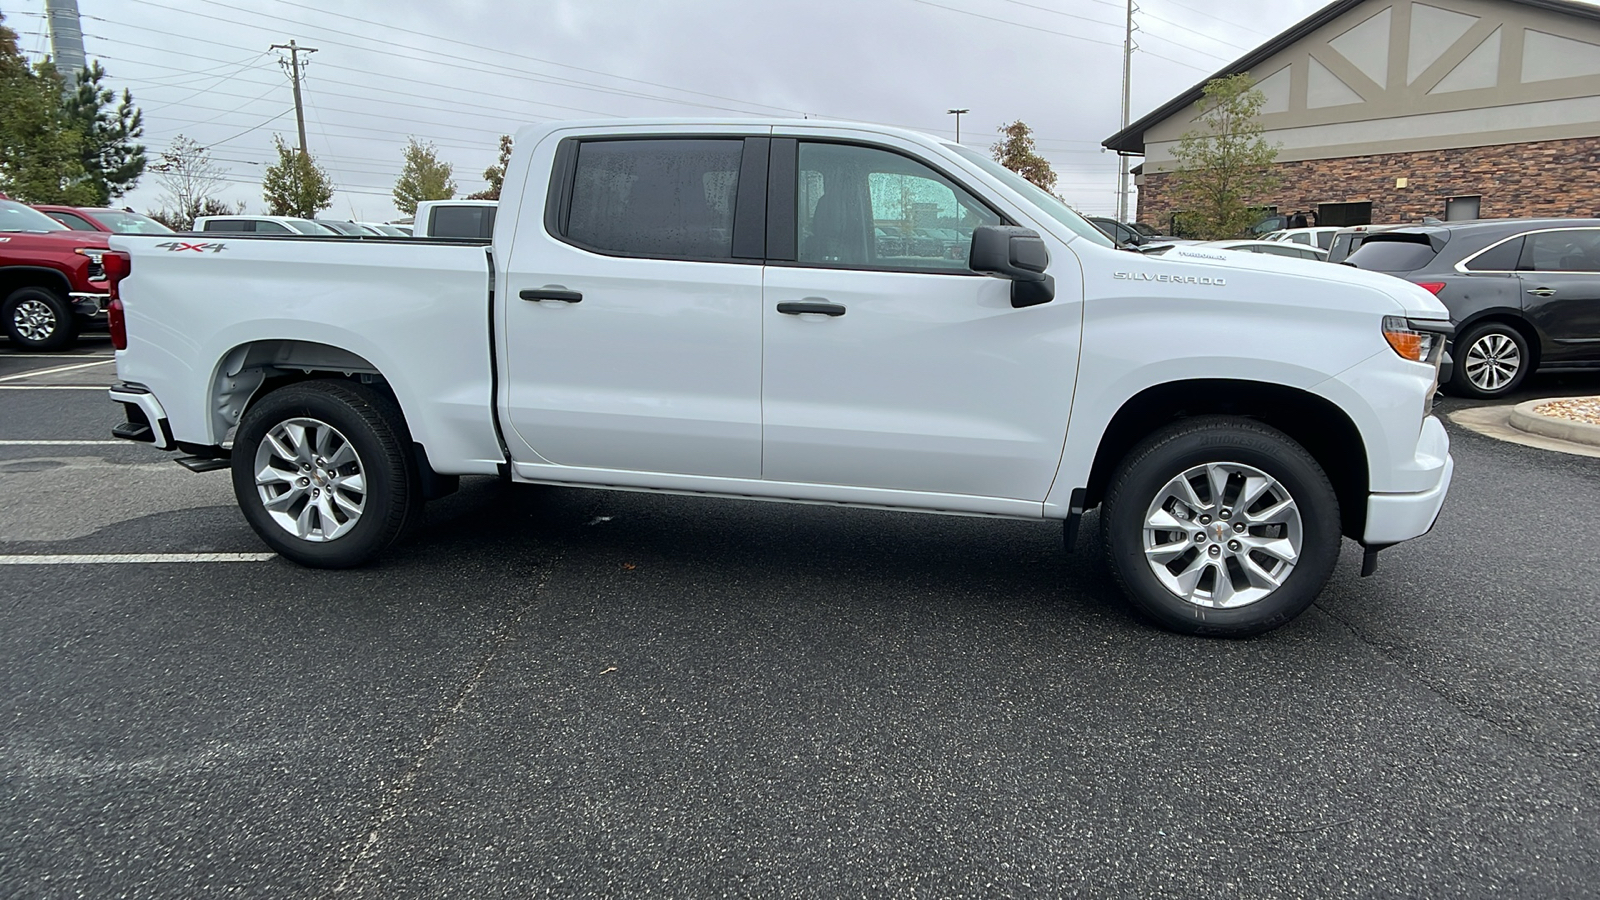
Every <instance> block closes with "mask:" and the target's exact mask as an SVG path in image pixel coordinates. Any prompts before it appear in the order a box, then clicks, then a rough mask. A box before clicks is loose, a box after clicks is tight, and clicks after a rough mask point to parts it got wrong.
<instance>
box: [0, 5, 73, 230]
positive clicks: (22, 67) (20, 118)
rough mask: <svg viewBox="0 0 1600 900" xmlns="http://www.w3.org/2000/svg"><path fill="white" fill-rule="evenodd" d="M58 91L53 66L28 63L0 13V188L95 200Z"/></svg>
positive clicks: (37, 198)
mask: <svg viewBox="0 0 1600 900" xmlns="http://www.w3.org/2000/svg"><path fill="white" fill-rule="evenodd" d="M61 94H62V84H61V77H60V76H59V75H58V74H57V73H56V69H55V66H54V65H52V64H51V63H50V62H48V61H46V62H42V63H39V64H38V65H34V66H30V65H29V64H28V60H27V57H25V56H23V55H22V50H21V49H20V48H19V47H18V46H17V35H16V32H14V31H12V30H11V29H9V28H7V27H5V25H4V20H3V19H0V193H5V194H8V195H10V196H11V197H12V198H13V199H16V200H21V201H23V202H26V203H66V204H70V205H73V206H88V205H91V204H92V203H94V202H95V199H96V196H95V192H94V190H93V189H92V188H91V187H90V186H89V184H88V179H87V176H86V173H85V172H84V168H83V161H82V159H81V149H82V145H83V137H82V135H80V134H79V133H78V131H77V130H76V129H74V128H73V127H71V125H70V124H69V123H68V122H67V120H66V116H64V115H63V114H62V105H61Z"/></svg>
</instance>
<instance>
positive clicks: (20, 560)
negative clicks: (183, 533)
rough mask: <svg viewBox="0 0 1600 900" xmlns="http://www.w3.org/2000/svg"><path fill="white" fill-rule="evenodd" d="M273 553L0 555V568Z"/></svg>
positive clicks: (260, 558)
mask: <svg viewBox="0 0 1600 900" xmlns="http://www.w3.org/2000/svg"><path fill="white" fill-rule="evenodd" d="M277 555H278V554H276V553H61V554H56V555H43V554H41V555H38V556H32V555H29V554H26V553H14V554H5V555H0V566H89V565H102V564H107V563H227V562H266V561H267V560H269V559H272V558H273V557H274V556H277Z"/></svg>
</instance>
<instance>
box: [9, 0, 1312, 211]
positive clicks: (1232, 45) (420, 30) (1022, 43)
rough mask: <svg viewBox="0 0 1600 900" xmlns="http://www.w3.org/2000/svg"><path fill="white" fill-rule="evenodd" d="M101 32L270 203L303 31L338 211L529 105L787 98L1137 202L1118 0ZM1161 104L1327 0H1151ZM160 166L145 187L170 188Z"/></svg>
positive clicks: (584, 13) (698, 8)
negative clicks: (1127, 162) (1008, 134)
mask: <svg viewBox="0 0 1600 900" xmlns="http://www.w3.org/2000/svg"><path fill="white" fill-rule="evenodd" d="M78 4H79V9H80V11H81V13H82V15H83V31H84V44H85V47H86V49H87V51H88V54H89V56H90V57H91V58H98V59H99V60H101V61H102V63H103V65H104V66H105V67H106V69H107V70H108V71H109V73H110V76H111V77H110V82H111V83H112V84H114V85H115V86H117V87H118V88H119V89H120V88H122V87H127V88H131V89H132V90H133V94H134V99H135V101H136V102H137V104H138V105H139V106H140V107H141V108H142V109H143V110H144V117H145V138H144V140H145V143H146V144H147V145H148V146H149V147H150V148H151V149H152V150H153V151H156V150H159V149H161V148H163V147H165V146H167V145H168V143H169V142H170V141H171V140H172V139H173V138H174V137H175V136H177V135H178V134H184V135H187V136H189V137H191V138H194V139H196V140H198V141H200V142H201V143H203V144H205V145H206V146H209V147H210V148H212V153H213V157H214V158H215V160H216V161H217V162H218V163H220V164H221V165H222V166H224V167H226V169H227V170H228V178H229V179H231V182H230V184H229V185H228V186H227V189H226V191H225V194H224V199H229V200H242V201H245V202H246V204H247V211H248V212H260V211H262V200H261V190H260V180H261V172H262V169H263V168H264V164H266V163H269V162H270V161H271V160H272V159H274V158H275V157H274V154H273V150H272V138H273V135H274V134H280V135H282V136H283V137H284V138H285V140H287V141H289V142H291V143H292V142H293V141H294V140H295V121H294V112H293V108H294V101H293V98H292V96H291V93H290V83H289V78H288V76H287V74H286V73H285V72H284V70H283V69H282V68H281V67H280V65H279V58H280V56H281V55H282V54H280V53H278V52H276V51H271V50H269V49H268V47H269V46H270V45H272V44H281V43H287V42H288V41H289V40H290V39H294V40H295V41H297V42H298V43H299V44H302V45H306V46H311V47H316V48H317V52H316V53H315V54H312V55H311V56H310V57H309V63H310V64H309V69H308V71H307V74H306V79H305V99H306V132H307V137H308V143H309V145H310V149H311V152H312V153H313V155H315V156H316V157H317V159H318V161H319V162H321V163H322V165H323V166H324V167H325V168H327V170H328V171H329V173H330V174H331V175H332V176H333V180H334V183H335V185H336V187H337V188H338V193H336V194H335V196H334V205H333V208H332V209H331V210H329V211H328V214H329V215H332V216H336V217H339V218H355V219H358V220H362V219H375V220H384V219H390V218H394V217H395V216H397V215H398V213H397V212H396V211H395V209H394V205H393V202H392V199H391V197H390V190H391V189H392V188H393V185H394V180H395V177H396V176H397V175H398V174H399V170H400V161H401V150H402V148H403V147H404V146H405V142H406V138H407V136H415V137H417V138H419V139H422V140H425V141H431V142H433V143H434V144H435V145H436V146H437V147H438V149H439V152H440V154H441V156H442V157H443V158H444V159H446V160H448V161H449V162H451V163H453V164H454V166H455V172H456V180H457V182H458V184H459V186H460V191H459V193H460V194H461V195H465V194H467V193H470V192H472V191H475V190H479V189H481V188H482V187H483V186H484V183H483V181H482V176H481V173H482V171H483V169H484V167H485V166H487V165H489V164H490V163H492V162H493V161H494V158H495V150H496V141H497V136H498V135H500V134H502V133H508V132H513V131H515V130H516V129H517V128H518V127H519V126H521V125H524V124H527V123H530V122H541V121H548V120H552V119H572V118H595V117H611V116H665V115H670V116H728V115H767V116H799V115H805V116H810V117H813V118H842V119H853V120H863V121H872V122H883V123H889V124H895V125H903V126H908V127H912V128H916V129H920V130H923V131H928V132H932V133H935V134H939V135H943V136H945V137H953V136H954V134H955V119H954V117H952V116H950V115H947V114H946V112H945V111H946V110H947V109H949V108H951V107H966V108H969V109H971V113H969V114H968V115H966V116H964V117H963V118H962V121H961V140H962V142H963V143H966V144H972V145H977V146H987V145H989V144H990V143H992V142H993V140H994V133H995V129H996V128H997V127H998V126H999V125H1001V124H1002V123H1005V122H1010V121H1012V120H1014V119H1022V120H1024V121H1026V122H1027V123H1028V124H1030V125H1031V126H1033V128H1034V132H1035V134H1036V135H1037V137H1038V139H1039V145H1040V150H1041V152H1042V153H1043V155H1044V156H1045V157H1046V158H1047V159H1049V160H1050V162H1051V163H1052V164H1053V165H1054V167H1055V169H1056V171H1057V172H1058V173H1059V175H1060V179H1061V180H1060V182H1059V184H1058V188H1057V190H1058V192H1059V193H1061V194H1062V195H1063V196H1064V197H1066V198H1067V199H1068V200H1069V201H1070V202H1072V203H1073V204H1075V205H1076V206H1078V207H1079V208H1080V209H1082V210H1084V211H1085V212H1088V213H1109V212H1113V211H1114V210H1115V208H1116V171H1117V161H1116V158H1115V157H1114V156H1112V155H1111V154H1109V153H1103V152H1101V150H1100V148H1099V144H1100V141H1102V140H1104V139H1105V138H1106V137H1108V136H1110V135H1111V134H1112V133H1113V132H1115V131H1116V130H1117V129H1118V125H1119V117H1120V114H1121V113H1120V103H1121V95H1120V91H1121V68H1122V48H1121V42H1122V25H1121V21H1122V17H1123V13H1124V8H1125V7H1124V3H1123V2H1119V0H682V2H676V3H673V2H660V0H656V2H647V0H542V2H519V0H503V2H493V0H432V2H425V0H384V2H378V0H332V2H330V0H78ZM1138 5H1139V7H1140V9H1141V11H1140V12H1139V13H1137V14H1136V15H1135V20H1136V21H1137V23H1138V28H1139V30H1138V33H1137V43H1138V45H1139V48H1140V49H1139V50H1138V51H1137V52H1136V53H1135V55H1134V67H1133V71H1134V76H1133V116H1134V118H1138V117H1139V116H1140V115H1142V114H1144V113H1145V112H1148V111H1149V110H1151V109H1153V108H1154V107H1156V106H1158V105H1160V104H1161V103H1164V102H1165V101H1167V100H1168V99H1170V98H1171V97H1173V96H1174V95H1175V94H1177V93H1180V92H1182V91H1183V90H1184V89H1186V88H1188V87H1190V86H1191V85H1193V84H1195V83H1196V82H1198V81H1201V80H1203V79H1204V78H1205V77H1206V76H1207V75H1209V74H1211V73H1212V72H1215V71H1216V70H1217V69H1219V68H1221V67H1222V66H1224V65H1226V64H1227V62H1229V61H1231V60H1233V59H1235V58H1237V57H1239V56H1241V55H1242V54H1244V53H1245V52H1246V51H1248V50H1250V49H1251V48H1253V47H1255V46H1257V45H1259V44H1260V43H1262V42H1264V41H1265V40H1267V39H1268V38H1269V37H1271V36H1272V35H1274V34H1276V33H1278V32H1279V31H1281V30H1283V29H1285V28H1287V27H1289V26H1290V25H1292V24H1293V23H1295V22H1296V21H1298V20H1300V19H1301V18H1303V17H1305V16H1306V15H1309V14H1310V13H1311V12H1313V11H1314V10H1316V9H1317V8H1318V7H1320V6H1322V5H1323V2H1322V0H1274V2H1272V3H1263V2H1261V0H1140V2H1139V4H1138ZM0 13H4V15H5V17H6V21H7V24H8V25H9V26H10V27H11V28H12V29H14V30H16V31H18V32H19V33H20V38H19V39H20V42H21V44H22V47H23V49H24V50H25V51H27V52H29V53H31V54H42V53H45V52H47V51H48V48H49V42H48V37H47V35H46V34H45V25H44V18H43V13H44V0H0ZM161 195H162V190H161V186H160V184H159V182H158V181H157V180H156V178H154V177H153V176H150V175H147V176H146V177H145V179H144V180H143V181H142V182H141V183H140V185H139V187H138V188H137V189H136V190H135V191H134V192H133V193H132V194H130V195H128V196H127V197H126V198H124V199H123V200H122V201H120V202H122V203H126V204H128V205H131V206H133V207H134V208H136V209H140V210H143V209H147V208H150V207H154V206H158V205H160V202H161Z"/></svg>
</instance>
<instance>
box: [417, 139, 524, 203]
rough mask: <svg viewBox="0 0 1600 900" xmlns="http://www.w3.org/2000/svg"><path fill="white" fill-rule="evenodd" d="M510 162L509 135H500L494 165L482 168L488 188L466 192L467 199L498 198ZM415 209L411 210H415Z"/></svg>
mask: <svg viewBox="0 0 1600 900" xmlns="http://www.w3.org/2000/svg"><path fill="white" fill-rule="evenodd" d="M510 164H511V135H509V134H502V135H500V159H499V160H497V161H496V162H495V164H494V165H492V166H490V167H489V168H487V169H484V170H483V180H484V181H487V182H489V189H488V190H486V191H478V192H477V193H476V194H468V195H467V199H468V200H499V199H500V186H501V185H503V184H505V181H506V166H508V165H510ZM415 211H416V210H412V212H415Z"/></svg>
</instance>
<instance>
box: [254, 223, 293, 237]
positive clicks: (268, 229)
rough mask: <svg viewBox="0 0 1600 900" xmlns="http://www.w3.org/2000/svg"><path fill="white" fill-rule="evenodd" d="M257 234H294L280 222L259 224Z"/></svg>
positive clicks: (257, 224)
mask: <svg viewBox="0 0 1600 900" xmlns="http://www.w3.org/2000/svg"><path fill="white" fill-rule="evenodd" d="M256 234H294V232H293V231H292V230H290V228H289V226H287V225H283V224H281V223H278V222H257V223H256Z"/></svg>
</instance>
